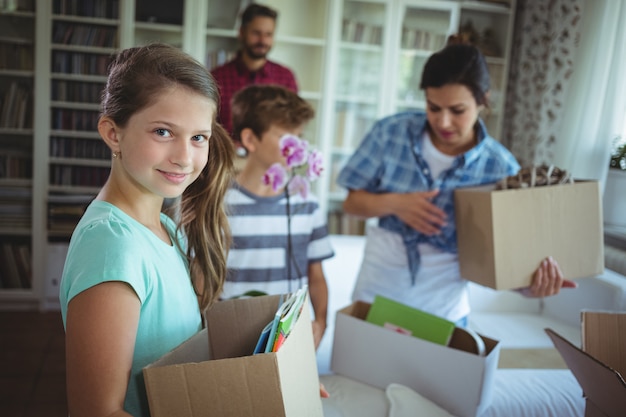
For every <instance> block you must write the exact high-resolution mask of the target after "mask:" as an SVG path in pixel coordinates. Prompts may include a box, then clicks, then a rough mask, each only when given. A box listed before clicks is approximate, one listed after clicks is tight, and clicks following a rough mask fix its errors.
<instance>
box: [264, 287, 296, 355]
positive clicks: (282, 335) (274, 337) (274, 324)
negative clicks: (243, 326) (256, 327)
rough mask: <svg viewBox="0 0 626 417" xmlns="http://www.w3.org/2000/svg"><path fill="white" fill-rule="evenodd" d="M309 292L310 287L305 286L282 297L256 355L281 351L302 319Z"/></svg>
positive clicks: (265, 328) (265, 329)
mask: <svg viewBox="0 0 626 417" xmlns="http://www.w3.org/2000/svg"><path fill="white" fill-rule="evenodd" d="M307 292H308V286H307V285H306V284H305V285H303V286H302V287H301V288H299V289H298V290H297V291H295V292H293V293H291V294H287V296H285V297H284V296H283V295H281V299H280V300H281V301H280V302H279V303H278V309H277V310H276V314H274V317H273V319H272V320H271V321H270V322H269V323H267V325H266V326H265V327H264V328H263V330H262V331H261V334H260V336H259V340H258V342H257V344H256V346H255V348H254V352H253V353H254V354H259V353H269V352H277V351H278V350H279V349H280V347H281V346H282V345H283V343H284V342H285V340H286V339H287V337H288V336H289V334H290V333H291V330H292V329H293V327H294V326H295V324H296V321H297V320H298V317H300V313H301V312H302V309H303V308H304V305H305V303H304V302H305V301H306V295H307ZM283 298H284V301H283Z"/></svg>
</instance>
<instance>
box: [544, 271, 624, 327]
mask: <svg viewBox="0 0 626 417" xmlns="http://www.w3.org/2000/svg"><path fill="white" fill-rule="evenodd" d="M575 281H576V282H577V283H578V288H566V289H563V290H561V292H560V293H559V294H558V295H555V296H553V297H546V298H545V299H544V300H543V314H545V315H547V316H550V317H552V318H555V319H558V320H562V321H564V322H566V323H568V324H571V325H574V326H580V312H581V311H582V310H603V311H624V310H626V277H624V276H623V275H620V274H618V273H616V272H613V271H611V270H608V269H605V271H604V273H603V274H602V275H599V276H596V277H590V278H582V279H578V280H575Z"/></svg>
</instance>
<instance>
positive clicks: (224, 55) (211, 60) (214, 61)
mask: <svg viewBox="0 0 626 417" xmlns="http://www.w3.org/2000/svg"><path fill="white" fill-rule="evenodd" d="M236 54H237V51H235V50H225V49H217V50H214V51H209V53H208V54H207V57H206V62H205V65H206V67H207V68H209V69H213V68H215V67H217V66H219V65H222V64H225V63H226V62H228V61H230V60H231V59H233V58H234V57H235V55H236Z"/></svg>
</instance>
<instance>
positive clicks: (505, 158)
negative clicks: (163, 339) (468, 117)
mask: <svg viewBox="0 0 626 417" xmlns="http://www.w3.org/2000/svg"><path fill="white" fill-rule="evenodd" d="M426 127H427V119H426V113H424V112H421V111H409V112H403V113H398V114H395V115H392V116H389V117H386V118H384V119H382V120H379V121H378V122H376V123H375V124H374V126H373V127H372V129H371V130H370V131H369V133H368V134H367V135H366V136H365V138H364V139H363V142H362V143H361V145H360V146H359V147H358V149H357V150H356V151H355V152H354V154H353V155H352V156H351V157H350V159H349V160H348V162H347V164H346V165H345V166H344V167H343V169H342V170H341V172H340V173H339V177H338V179H337V183H338V184H339V185H340V186H343V187H345V188H347V189H351V190H365V191H368V192H371V193H390V192H391V193H409V192H414V191H428V190H433V189H439V194H437V196H436V197H435V198H434V199H433V200H432V202H433V204H435V205H437V206H438V207H439V208H441V209H442V210H443V211H444V212H445V213H446V215H447V219H446V223H447V224H446V226H445V227H443V228H442V229H441V233H440V234H438V235H434V236H427V235H424V234H421V233H419V232H418V231H416V230H415V229H413V228H411V227H410V226H408V225H407V224H405V223H404V222H402V221H401V220H400V219H399V218H398V217H396V216H394V215H390V216H384V217H381V218H380V219H379V225H380V227H382V228H384V229H387V230H389V231H392V232H395V233H398V234H400V235H401V236H402V238H403V241H404V245H405V246H406V249H407V254H408V258H409V268H410V270H411V272H412V276H413V279H414V278H415V275H416V273H417V271H418V269H419V264H420V256H419V251H418V250H417V245H418V244H419V243H429V244H431V245H432V246H434V247H435V248H437V249H440V250H443V251H445V252H449V253H457V242H456V224H455V218H454V214H455V213H454V190H455V189H457V188H461V187H471V186H477V185H482V184H490V183H495V182H497V181H498V180H500V179H502V178H504V177H506V176H509V175H513V174H515V173H517V171H518V170H519V168H520V166H519V164H518V162H517V161H516V160H515V157H514V156H513V155H512V154H511V153H510V152H509V151H508V150H507V149H506V148H505V147H504V146H503V145H501V144H500V143H499V142H497V141H496V140H495V139H493V138H492V137H490V136H489V135H488V133H487V130H486V128H485V126H484V124H483V123H482V121H480V120H479V128H478V135H477V141H478V144H477V145H476V146H474V147H473V148H472V149H470V150H468V151H467V152H465V153H464V154H461V155H458V156H457V157H456V158H455V160H454V162H453V163H452V167H451V168H450V169H447V170H444V171H443V172H442V173H441V174H440V175H439V176H438V177H437V178H433V177H432V176H431V173H430V168H429V166H428V163H427V162H426V161H425V160H424V158H423V154H422V141H423V135H424V132H425V130H426Z"/></svg>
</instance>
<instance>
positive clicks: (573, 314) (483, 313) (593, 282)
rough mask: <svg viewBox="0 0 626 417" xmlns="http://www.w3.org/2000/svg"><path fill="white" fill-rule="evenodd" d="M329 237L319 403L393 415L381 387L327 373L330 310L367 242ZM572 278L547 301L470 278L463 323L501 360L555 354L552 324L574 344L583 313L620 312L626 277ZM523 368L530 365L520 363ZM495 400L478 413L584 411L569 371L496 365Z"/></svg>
mask: <svg viewBox="0 0 626 417" xmlns="http://www.w3.org/2000/svg"><path fill="white" fill-rule="evenodd" d="M331 241H332V244H333V247H334V250H335V257H334V258H332V259H329V260H327V261H325V262H324V263H323V267H324V271H325V274H326V278H327V280H328V286H329V323H328V329H327V331H326V334H325V336H324V339H323V340H322V343H321V345H320V347H319V349H318V353H317V356H318V370H319V373H320V375H321V377H320V378H321V380H322V382H323V383H324V384H325V385H326V386H327V388H328V389H329V391H330V392H331V398H330V399H327V400H324V407H325V415H326V416H327V417H330V416H344V417H349V416H359V417H367V416H372V417H374V416H388V415H389V416H390V417H391V416H395V415H397V413H396V414H393V410H391V409H390V401H389V397H388V395H387V393H385V391H383V390H379V389H376V388H373V387H370V386H367V385H364V384H361V383H359V382H357V381H352V380H349V379H347V378H344V377H341V376H338V375H333V374H332V372H331V370H330V358H331V354H332V337H333V333H334V320H335V314H336V311H337V310H338V309H341V308H343V307H345V306H347V305H349V304H350V303H351V292H352V288H353V286H354V282H355V279H356V275H357V273H358V269H359V266H360V263H361V260H362V258H363V248H364V243H365V239H364V238H363V237H362V236H340V235H333V236H331ZM577 282H578V288H576V289H566V290H563V291H561V293H560V294H559V295H557V296H554V297H549V298H545V299H531V298H526V297H523V296H521V295H519V294H517V293H515V292H512V291H495V290H492V289H489V288H485V287H482V286H479V285H476V284H473V283H470V303H471V306H472V313H471V314H470V317H469V326H470V327H471V328H473V329H475V330H476V331H478V332H479V333H481V334H483V335H485V336H489V337H492V338H494V339H496V340H499V341H500V343H501V344H502V351H501V358H502V357H503V356H506V352H507V350H510V351H511V352H517V351H523V352H525V353H528V352H534V351H536V352H545V351H553V352H554V354H555V355H556V356H558V353H556V351H555V350H554V348H553V345H552V342H551V341H550V339H549V338H548V336H547V335H546V334H545V331H544V328H546V327H549V328H552V329H553V330H555V331H557V332H558V333H559V334H562V335H563V336H564V337H566V338H567V339H569V340H570V341H572V342H573V343H574V344H576V345H580V311H581V310H583V309H593V310H612V311H620V310H626V277H624V276H622V275H620V274H617V273H614V272H612V271H609V270H606V271H605V272H604V274H602V275H601V276H598V277H591V278H585V279H579V280H577ZM524 367H526V368H528V367H530V368H532V367H533V366H532V364H531V365H530V366H529V365H528V363H526V364H525V365H524ZM543 367H550V366H543ZM562 367H563V366H560V365H559V366H554V368H562ZM501 368H502V361H501ZM416 395H418V394H416ZM493 397H494V401H493V406H492V407H491V408H490V409H489V410H488V411H487V412H486V414H485V415H484V416H481V417H488V416H499V415H507V416H511V417H517V416H519V417H524V416H529V417H530V416H539V415H544V416H561V415H568V416H582V415H583V410H584V401H583V397H582V391H581V389H580V387H579V386H578V383H577V382H576V380H575V378H574V377H573V375H572V374H571V372H570V371H569V370H568V369H499V370H498V373H497V375H496V379H495V381H494V396H493ZM433 415H435V414H433ZM437 415H439V414H437Z"/></svg>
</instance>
